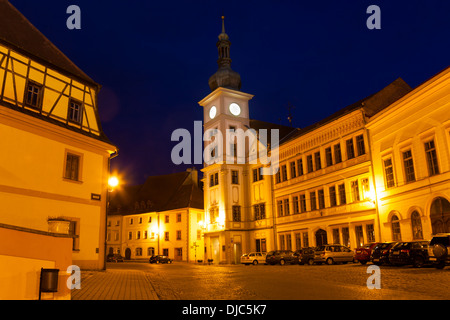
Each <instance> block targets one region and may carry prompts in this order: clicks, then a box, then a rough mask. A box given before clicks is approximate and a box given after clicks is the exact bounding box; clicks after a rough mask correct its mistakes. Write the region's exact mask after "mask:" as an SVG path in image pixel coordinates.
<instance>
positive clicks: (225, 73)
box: [209, 15, 241, 91]
mask: <svg viewBox="0 0 450 320" xmlns="http://www.w3.org/2000/svg"><path fill="white" fill-rule="evenodd" d="M216 46H217V50H218V51H219V59H218V60H217V64H218V66H219V69H218V70H217V72H216V73H215V74H213V75H212V76H211V78H210V79H209V87H210V88H211V90H212V91H214V90H215V89H217V87H225V88H231V89H235V90H240V89H241V76H240V75H239V73H237V72H235V71H233V70H231V58H230V46H231V42H230V38H229V37H228V34H227V33H226V32H225V16H224V15H222V32H221V33H220V34H219V41H217V44H216Z"/></svg>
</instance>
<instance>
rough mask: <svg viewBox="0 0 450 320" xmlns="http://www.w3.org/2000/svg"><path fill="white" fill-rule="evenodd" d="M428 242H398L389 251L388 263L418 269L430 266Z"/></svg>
mask: <svg viewBox="0 0 450 320" xmlns="http://www.w3.org/2000/svg"><path fill="white" fill-rule="evenodd" d="M429 243H430V241H408V242H399V243H397V244H396V245H395V246H393V247H392V248H391V250H390V251H389V261H390V263H391V264H392V265H395V266H399V265H401V266H403V265H413V266H414V267H416V268H420V267H422V266H423V265H427V264H428V265H430V264H431V261H430V260H429V256H428V245H429Z"/></svg>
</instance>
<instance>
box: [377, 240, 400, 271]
mask: <svg viewBox="0 0 450 320" xmlns="http://www.w3.org/2000/svg"><path fill="white" fill-rule="evenodd" d="M396 243H397V242H383V243H380V244H377V245H376V246H375V247H374V248H373V249H372V255H371V257H372V262H373V263H374V264H376V265H377V266H381V265H382V264H389V250H390V249H391V248H392V247H393V246H394V245H395V244H396Z"/></svg>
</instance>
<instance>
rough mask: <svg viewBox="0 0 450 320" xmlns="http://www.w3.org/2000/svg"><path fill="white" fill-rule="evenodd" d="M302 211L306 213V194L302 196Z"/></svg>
mask: <svg viewBox="0 0 450 320" xmlns="http://www.w3.org/2000/svg"><path fill="white" fill-rule="evenodd" d="M300 211H301V212H302V213H303V212H306V196H305V195H304V194H301V195H300Z"/></svg>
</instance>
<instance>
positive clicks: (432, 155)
mask: <svg viewBox="0 0 450 320" xmlns="http://www.w3.org/2000/svg"><path fill="white" fill-rule="evenodd" d="M425 153H426V156H427V164H428V173H429V175H430V176H434V175H436V174H439V166H438V161H437V154H436V147H435V145H434V140H431V141H428V142H426V143H425Z"/></svg>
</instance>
